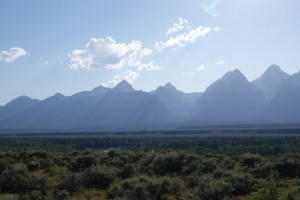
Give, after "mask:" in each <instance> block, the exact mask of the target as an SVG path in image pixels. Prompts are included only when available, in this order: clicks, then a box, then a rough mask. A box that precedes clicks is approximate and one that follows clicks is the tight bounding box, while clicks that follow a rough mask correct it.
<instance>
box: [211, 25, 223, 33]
mask: <svg viewBox="0 0 300 200" xmlns="http://www.w3.org/2000/svg"><path fill="white" fill-rule="evenodd" d="M213 29H214V31H215V32H219V31H221V30H222V28H221V27H219V26H216V27H214V28H213Z"/></svg>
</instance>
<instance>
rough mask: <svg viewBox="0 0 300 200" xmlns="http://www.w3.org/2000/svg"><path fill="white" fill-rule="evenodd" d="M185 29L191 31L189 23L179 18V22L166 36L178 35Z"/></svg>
mask: <svg viewBox="0 0 300 200" xmlns="http://www.w3.org/2000/svg"><path fill="white" fill-rule="evenodd" d="M184 28H187V29H190V26H189V25H188V21H187V20H186V19H183V18H178V21H177V22H176V23H174V24H173V26H172V27H171V28H169V29H168V31H167V34H166V35H171V34H173V33H176V32H178V31H180V30H182V29H184Z"/></svg>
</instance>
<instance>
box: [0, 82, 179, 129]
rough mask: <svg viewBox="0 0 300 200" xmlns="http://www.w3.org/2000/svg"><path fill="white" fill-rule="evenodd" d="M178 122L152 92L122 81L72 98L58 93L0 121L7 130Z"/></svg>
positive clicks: (0, 124)
mask: <svg viewBox="0 0 300 200" xmlns="http://www.w3.org/2000/svg"><path fill="white" fill-rule="evenodd" d="M170 120H175V118H174V116H173V115H172V114H171V112H170V111H169V110H168V108H167V107H166V106H165V105H164V104H163V103H161V102H160V101H159V99H158V98H157V97H156V96H155V95H153V94H149V93H145V92H140V91H135V90H134V89H133V88H132V87H131V85H130V84H129V83H127V82H126V81H122V82H121V83H119V84H118V85H117V86H116V87H115V88H113V89H108V88H104V87H102V86H100V87H98V88H95V89H94V90H92V91H89V92H81V93H78V94H75V95H73V96H70V97H65V96H63V95H61V94H55V95H54V96H52V97H49V98H47V99H45V100H43V101H41V102H39V103H37V104H35V105H32V106H31V107H29V108H28V109H26V110H22V111H20V112H18V113H15V114H14V115H12V116H10V117H8V118H6V119H5V120H3V121H2V122H0V127H3V128H18V129H32V128H35V129H45V128H46V129H50V128H51V129H62V130H72V129H74V128H78V129H81V128H90V127H106V126H109V127H121V126H125V127H126V126H127V127H129V126H133V125H135V126H136V125H146V124H154V123H160V122H168V121H170Z"/></svg>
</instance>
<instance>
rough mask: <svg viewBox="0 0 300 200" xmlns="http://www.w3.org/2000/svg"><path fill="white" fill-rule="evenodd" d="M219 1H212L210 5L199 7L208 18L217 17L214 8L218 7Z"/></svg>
mask: <svg viewBox="0 0 300 200" xmlns="http://www.w3.org/2000/svg"><path fill="white" fill-rule="evenodd" d="M219 1H220V0H213V1H212V2H211V3H210V4H204V3H202V4H201V6H202V9H203V11H204V12H205V13H206V14H208V15H210V16H213V17H218V16H219V14H218V12H217V10H216V6H217V5H218V3H219Z"/></svg>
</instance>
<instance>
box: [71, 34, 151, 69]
mask: <svg viewBox="0 0 300 200" xmlns="http://www.w3.org/2000/svg"><path fill="white" fill-rule="evenodd" d="M151 53H152V50H151V49H148V48H142V43H141V42H140V41H136V40H134V41H132V42H131V43H128V44H125V43H117V42H116V41H115V40H114V39H113V38H111V37H106V38H104V39H96V38H91V39H90V41H89V42H88V43H87V45H86V46H85V48H83V49H75V50H74V51H72V52H71V53H70V54H69V55H68V57H69V59H70V67H71V68H72V69H78V68H84V69H95V68H107V69H114V68H122V67H125V66H130V67H136V68H138V69H139V70H153V69H156V68H155V66H154V64H153V62H150V63H143V62H142V60H141V59H142V58H143V57H146V56H148V55H150V54H151Z"/></svg>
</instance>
